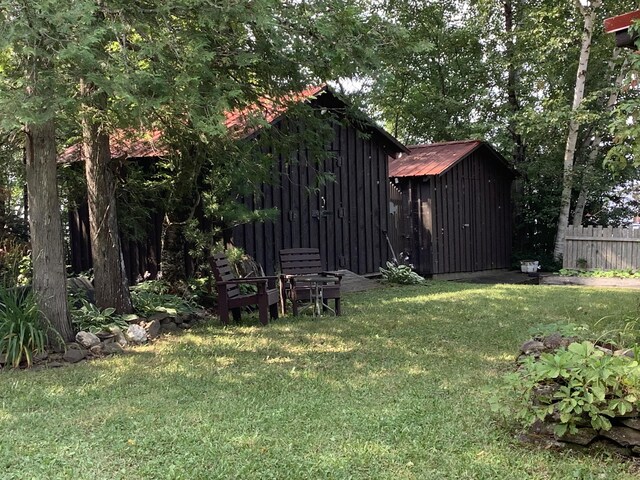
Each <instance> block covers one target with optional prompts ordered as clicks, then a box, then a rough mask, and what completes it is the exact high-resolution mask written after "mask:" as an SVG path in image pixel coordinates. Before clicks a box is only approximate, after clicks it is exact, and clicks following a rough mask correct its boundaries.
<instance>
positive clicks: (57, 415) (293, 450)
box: [0, 283, 640, 480]
mask: <svg viewBox="0 0 640 480" xmlns="http://www.w3.org/2000/svg"><path fill="white" fill-rule="evenodd" d="M639 296H640V294H639V293H638V292H633V291H629V290H624V291H623V290H610V289H609V290H605V289H601V290H596V289H584V288H577V287H543V286H540V287H538V286H505V285H497V286H484V285H483V286H477V285H468V284H455V283H433V284H431V285H429V286H426V287H425V286H417V287H401V288H387V289H382V290H379V291H374V292H368V293H363V294H353V295H348V296H346V298H344V299H343V305H344V311H345V312H346V314H345V315H344V316H343V317H339V318H333V317H323V318H321V319H318V320H314V319H311V318H309V317H303V318H290V317H289V318H285V319H281V320H279V321H277V322H276V323H274V324H273V325H271V326H269V327H267V328H263V327H259V326H257V320H256V319H251V320H250V322H249V323H248V324H247V325H246V326H242V327H236V326H232V327H228V328H222V327H219V326H217V325H212V326H209V327H204V328H201V329H199V330H196V331H192V332H190V333H188V334H185V335H183V336H178V337H173V338H168V339H165V340H163V341H161V342H158V343H156V344H155V345H151V346H146V347H140V348H137V349H136V350H135V351H134V353H131V354H128V355H124V356H120V357H114V358H110V359H106V360H101V361H97V362H93V363H86V364H81V365H75V366H71V367H68V368H64V369H52V370H41V371H20V372H11V371H10V372H4V373H1V374H0V401H1V403H0V406H1V408H0V429H1V430H0V431H1V432H2V441H1V443H0V478H2V479H7V480H8V479H13V478H20V479H23V478H36V479H40V478H47V479H53V478H70V479H83V478H86V479H102V478H104V479H133V478H153V479H177V478H184V479H212V478H242V479H253V478H260V479H271V478H273V479H284V478H286V479H289V478H292V479H296V478H300V479H304V478H322V479H325V478H332V479H333V478H336V479H342V478H354V479H370V478H389V479H430V478H435V479H441V478H445V479H464V478H470V479H471V478H472V479H485V478H486V479H494V478H495V479H527V478H530V479H544V478H558V479H567V478H579V479H587V478H594V479H599V478H607V479H610V478H616V479H624V478H635V477H634V471H636V470H634V468H635V467H634V465H633V463H631V462H623V461H621V460H619V459H616V458H612V457H609V456H608V455H606V454H604V453H602V454H599V455H596V456H595V457H593V456H587V455H584V454H581V453H575V452H567V451H565V452H556V451H549V450H544V449H539V448H536V447H531V446H526V445H522V444H519V443H518V442H517V441H516V440H515V439H514V436H515V433H516V432H515V430H514V429H513V426H510V425H504V424H503V423H501V422H499V421H498V420H497V419H496V417H494V416H493V415H492V414H491V413H490V411H489V409H488V406H487V399H488V397H489V396H490V393H489V392H490V390H491V386H492V385H495V384H496V382H498V381H499V379H500V377H501V375H502V374H503V373H504V372H506V371H507V370H509V369H510V368H512V366H513V361H514V358H515V354H516V353H517V348H518V346H519V345H520V343H521V342H522V341H524V340H525V339H526V338H527V330H528V329H529V328H530V327H531V326H533V325H536V324H538V323H558V322H567V321H571V322H576V323H590V324H594V323H595V322H597V321H598V320H600V319H602V318H603V317H607V318H606V319H605V320H602V321H601V322H600V325H601V326H606V324H607V323H608V322H610V321H613V320H615V319H619V318H622V317H634V318H635V317H638V316H639V315H640V314H639V312H638V300H639Z"/></svg>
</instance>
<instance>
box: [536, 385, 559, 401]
mask: <svg viewBox="0 0 640 480" xmlns="http://www.w3.org/2000/svg"><path fill="white" fill-rule="evenodd" d="M558 390H560V385H559V384H557V383H551V384H549V385H537V386H535V387H534V388H533V390H532V392H531V393H532V395H533V401H534V403H535V404H536V405H539V404H540V399H542V398H544V399H546V401H545V402H544V403H545V404H549V403H550V400H551V399H552V398H553V395H554V394H555V393H556V392H557V391H558Z"/></svg>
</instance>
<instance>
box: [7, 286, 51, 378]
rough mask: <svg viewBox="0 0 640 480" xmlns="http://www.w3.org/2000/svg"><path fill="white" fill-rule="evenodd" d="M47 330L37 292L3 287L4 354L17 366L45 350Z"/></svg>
mask: <svg viewBox="0 0 640 480" xmlns="http://www.w3.org/2000/svg"><path fill="white" fill-rule="evenodd" d="M46 332H47V329H46V327H45V326H44V325H43V320H42V319H41V314H40V311H39V310H38V306H37V304H36V301H35V298H34V296H33V294H31V293H27V294H25V293H24V291H23V290H21V289H15V288H14V289H6V288H4V287H0V355H4V356H5V364H6V365H11V366H13V367H14V368H15V367H18V366H20V364H22V363H23V362H24V363H26V365H27V366H29V367H30V366H31V365H32V363H33V355H34V354H37V353H41V352H43V351H44V349H45V346H46V338H47V336H46Z"/></svg>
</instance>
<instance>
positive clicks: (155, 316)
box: [147, 313, 173, 325]
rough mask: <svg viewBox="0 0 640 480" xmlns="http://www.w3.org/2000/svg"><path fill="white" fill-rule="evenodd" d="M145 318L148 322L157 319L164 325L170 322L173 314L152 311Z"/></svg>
mask: <svg viewBox="0 0 640 480" xmlns="http://www.w3.org/2000/svg"><path fill="white" fill-rule="evenodd" d="M147 320H148V321H149V322H153V321H154V320H157V321H158V322H160V323H161V324H162V325H164V324H165V323H167V322H172V321H173V315H170V314H168V313H154V314H153V315H151V316H150V317H149V318H148V319H147Z"/></svg>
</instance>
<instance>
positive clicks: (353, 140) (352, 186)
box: [60, 86, 408, 283]
mask: <svg viewBox="0 0 640 480" xmlns="http://www.w3.org/2000/svg"><path fill="white" fill-rule="evenodd" d="M299 98H300V101H307V102H309V103H310V104H311V105H312V106H313V107H314V108H317V109H319V111H331V115H326V116H325V117H326V121H327V122H330V123H329V125H330V129H333V136H332V138H330V139H328V141H327V142H326V143H325V147H324V148H325V150H326V155H322V157H323V160H322V161H318V159H317V158H312V155H311V154H310V153H309V152H310V151H312V149H310V148H307V146H305V145H300V147H299V148H297V149H296V150H295V151H294V152H293V154H287V157H286V158H284V154H278V156H277V158H276V159H275V164H274V166H273V168H274V169H275V170H276V172H277V174H278V175H277V176H278V178H279V181H277V182H275V183H272V184H266V183H265V184H263V185H262V186H261V191H260V192H259V193H257V194H256V195H253V196H251V197H247V198H241V199H240V200H239V201H240V202H243V203H244V204H245V205H246V206H247V207H248V208H249V209H250V210H262V209H270V208H276V209H277V217H276V218H275V220H273V221H267V222H264V223H262V222H254V223H248V224H244V225H240V226H237V227H235V228H233V229H232V232H231V240H232V242H233V243H234V244H235V245H236V246H238V247H241V248H243V249H244V250H245V251H246V252H247V253H248V254H249V255H251V256H252V257H253V258H255V259H256V260H257V261H258V262H259V263H260V264H261V265H262V266H263V268H264V270H265V272H266V273H267V274H273V273H275V272H277V271H278V264H277V263H278V260H277V259H278V252H279V250H280V249H284V248H297V247H315V248H319V249H320V252H321V256H322V258H323V260H324V262H325V264H326V268H327V269H332V270H333V269H349V270H352V271H354V272H356V273H359V274H365V273H372V272H377V271H378V268H379V267H380V266H383V265H384V264H385V262H386V261H387V260H388V259H389V258H390V253H389V247H388V244H387V242H386V240H385V236H384V232H385V231H386V230H387V229H388V218H389V183H388V176H389V170H388V161H389V158H391V157H393V156H397V155H398V154H399V153H403V152H404V153H406V152H408V150H407V149H406V147H404V146H403V145H402V144H400V143H399V142H398V141H397V140H396V139H395V138H393V137H392V136H391V135H389V134H388V133H387V132H386V131H385V130H384V129H382V128H380V127H379V126H377V125H376V124H375V123H373V122H372V121H369V120H367V119H366V118H365V117H363V116H362V115H361V114H358V113H357V112H353V110H352V108H351V107H350V106H349V105H347V104H346V103H345V102H344V101H343V100H342V99H340V98H339V96H337V95H336V94H335V93H334V92H333V91H332V90H331V88H329V87H327V86H321V87H317V88H311V89H309V90H307V91H305V92H303V93H301V94H300V95H299ZM249 113H250V114H251V113H253V112H251V111H250V112H249ZM286 113H287V112H286V111H281V110H270V111H268V113H266V114H265V118H266V120H267V121H269V122H270V123H271V124H272V126H273V127H274V128H277V129H279V132H280V133H281V134H282V135H287V133H288V132H291V131H295V130H296V129H297V128H299V125H296V123H295V121H291V120H290V119H289V118H288V117H287V114H286ZM243 122H244V120H243V114H242V112H239V113H238V112H233V113H230V114H229V115H228V116H227V122H226V124H227V127H228V128H230V129H233V130H242V128H243V127H244V125H243ZM259 135H260V131H259V130H258V131H251V132H250V133H249V134H247V136H245V137H244V140H247V139H255V137H256V136H259ZM111 140H112V143H111V152H112V157H113V158H118V159H120V160H124V159H126V160H127V161H131V160H135V161H138V162H140V161H144V162H151V163H152V162H154V161H155V160H156V159H157V158H158V157H162V156H163V155H164V154H166V153H167V152H165V151H164V149H163V147H162V142H161V134H160V132H150V133H149V134H147V135H143V136H141V137H139V138H134V139H129V138H127V137H123V138H118V136H114V137H112V139H111ZM238 141H243V139H242V138H240V139H239V140H238ZM324 157H326V158H324ZM79 159H80V151H79V145H75V146H74V147H71V148H69V149H67V151H65V153H64V154H63V155H62V157H61V159H60V160H61V161H62V162H73V161H78V160H79ZM325 174H329V175H330V176H332V177H333V179H334V180H333V181H329V182H326V183H324V184H323V183H322V182H316V180H317V178H318V176H321V175H325ZM151 213H152V223H153V225H152V227H151V228H150V231H149V232H148V238H147V239H146V241H138V242H132V241H124V239H123V254H124V257H125V258H124V261H125V267H126V269H127V274H128V276H129V280H130V281H131V282H132V283H133V282H135V280H136V278H138V277H140V276H141V275H143V274H145V272H149V273H150V274H151V276H152V277H154V276H155V274H156V272H158V270H159V268H160V265H159V262H160V247H161V235H162V214H163V212H155V211H153V212H151ZM69 227H70V228H69V229H70V237H71V242H70V243H71V264H72V266H73V269H74V271H76V272H80V271H84V270H87V269H89V268H91V266H92V259H91V248H90V242H89V225H88V214H87V210H86V204H81V205H80V206H79V208H78V209H77V210H75V211H73V212H71V213H70V217H69ZM185 249H188V248H187V247H185ZM189 267H190V266H189ZM185 270H186V271H190V268H186V269H185Z"/></svg>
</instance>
